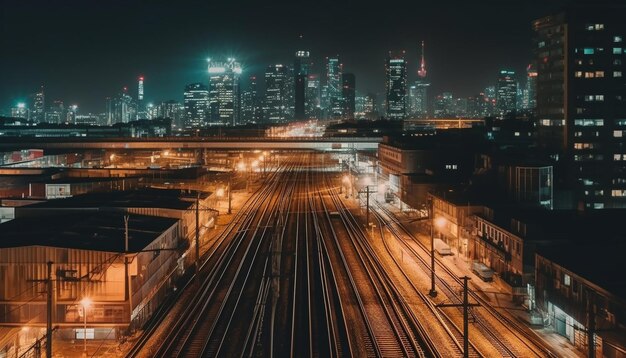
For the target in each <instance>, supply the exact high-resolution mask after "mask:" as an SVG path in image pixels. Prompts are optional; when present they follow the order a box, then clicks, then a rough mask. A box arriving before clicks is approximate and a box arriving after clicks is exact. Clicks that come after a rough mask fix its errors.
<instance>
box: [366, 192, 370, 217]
mask: <svg viewBox="0 0 626 358" xmlns="http://www.w3.org/2000/svg"><path fill="white" fill-rule="evenodd" d="M365 189H366V191H365V194H366V195H365V196H366V198H367V203H366V204H365V213H366V214H365V215H366V216H365V222H366V223H367V224H368V225H369V223H370V187H369V186H366V187H365Z"/></svg>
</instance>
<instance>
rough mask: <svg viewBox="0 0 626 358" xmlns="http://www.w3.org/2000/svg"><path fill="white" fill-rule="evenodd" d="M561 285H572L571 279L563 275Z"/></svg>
mask: <svg viewBox="0 0 626 358" xmlns="http://www.w3.org/2000/svg"><path fill="white" fill-rule="evenodd" d="M563 284H564V285H565V286H569V285H571V284H572V278H571V277H570V276H569V275H568V274H563Z"/></svg>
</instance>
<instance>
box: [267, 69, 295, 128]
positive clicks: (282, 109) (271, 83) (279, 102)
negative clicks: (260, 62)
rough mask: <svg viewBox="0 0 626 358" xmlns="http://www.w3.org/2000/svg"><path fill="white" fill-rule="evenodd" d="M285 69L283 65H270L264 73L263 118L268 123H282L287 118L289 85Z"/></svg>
mask: <svg viewBox="0 0 626 358" xmlns="http://www.w3.org/2000/svg"><path fill="white" fill-rule="evenodd" d="M288 82H289V77H288V71H287V68H286V67H285V66H284V65H281V64H276V65H270V66H268V67H267V70H266V71H265V103H264V105H263V117H264V118H265V121H266V122H268V123H283V122H286V121H287V119H288V117H287V115H288V106H289V101H288V99H289V97H288V95H289V93H288V89H287V86H288V85H289V83H288Z"/></svg>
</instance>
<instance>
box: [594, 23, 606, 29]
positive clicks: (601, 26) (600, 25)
mask: <svg viewBox="0 0 626 358" xmlns="http://www.w3.org/2000/svg"><path fill="white" fill-rule="evenodd" d="M596 30H604V24H596Z"/></svg>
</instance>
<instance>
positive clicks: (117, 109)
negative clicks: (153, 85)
mask: <svg viewBox="0 0 626 358" xmlns="http://www.w3.org/2000/svg"><path fill="white" fill-rule="evenodd" d="M71 112H72V106H68V107H67V115H66V119H63V121H64V122H67V121H68V119H67V118H70V116H71V115H72V114H71ZM106 118H107V124H108V125H111V124H115V123H128V122H130V121H133V120H135V119H137V104H136V103H135V101H133V98H132V97H131V96H130V95H128V87H124V88H123V89H122V91H121V92H119V93H118V94H117V95H115V96H113V97H107V98H106ZM68 123H71V122H68Z"/></svg>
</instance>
